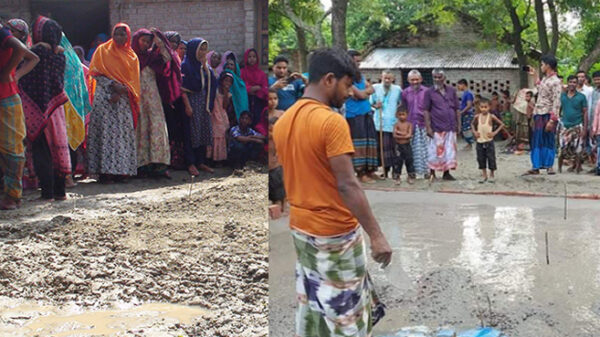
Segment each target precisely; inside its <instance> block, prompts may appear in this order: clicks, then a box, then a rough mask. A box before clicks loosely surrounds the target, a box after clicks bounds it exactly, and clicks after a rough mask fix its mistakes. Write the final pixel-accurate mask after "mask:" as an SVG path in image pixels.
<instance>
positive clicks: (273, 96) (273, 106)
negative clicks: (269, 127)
mask: <svg viewBox="0 0 600 337" xmlns="http://www.w3.org/2000/svg"><path fill="white" fill-rule="evenodd" d="M267 103H268V108H269V117H268V118H269V120H271V118H272V117H277V118H279V117H281V115H283V110H278V109H277V105H279V96H277V90H275V89H272V88H269V100H268V102H267Z"/></svg>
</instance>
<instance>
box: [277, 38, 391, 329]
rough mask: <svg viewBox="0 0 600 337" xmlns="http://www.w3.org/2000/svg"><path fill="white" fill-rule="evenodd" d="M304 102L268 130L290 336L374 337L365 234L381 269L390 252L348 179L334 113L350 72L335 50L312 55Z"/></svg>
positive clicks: (374, 304) (345, 137)
mask: <svg viewBox="0 0 600 337" xmlns="http://www.w3.org/2000/svg"><path fill="white" fill-rule="evenodd" d="M309 78H310V82H309V84H308V86H307V87H306V90H305V91H304V96H303V97H302V98H301V99H299V100H298V101H297V102H296V103H295V104H294V105H292V106H291V107H290V108H289V109H288V110H287V111H286V113H285V114H284V115H283V116H282V117H281V118H280V119H279V120H278V121H277V123H276V124H275V126H274V127H273V140H274V142H275V147H276V151H277V155H278V157H279V162H280V163H281V165H282V167H283V176H284V177H283V180H284V185H285V190H286V192H287V194H288V198H289V199H288V200H289V202H290V206H291V207H290V227H291V233H292V237H293V241H294V246H295V248H296V254H297V262H296V292H297V296H296V298H297V300H298V309H297V313H296V332H295V336H299V337H309V336H310V337H313V336H321V337H327V336H354V337H368V336H371V335H372V329H373V325H374V324H375V323H376V322H377V321H378V319H380V318H381V317H382V315H383V306H382V305H381V303H379V302H378V300H377V296H376V295H375V292H374V289H373V285H372V283H371V279H370V277H369V275H368V273H367V266H366V262H367V259H366V254H365V250H366V247H365V245H364V239H363V233H362V232H363V229H364V230H365V231H366V232H367V234H368V235H369V238H370V239H371V255H372V256H373V259H374V260H375V261H376V262H378V263H381V264H382V265H383V266H384V267H385V266H386V265H387V264H389V263H390V261H391V256H392V250H391V248H390V246H389V244H388V242H387V240H386V238H385V236H384V235H383V233H382V231H381V229H380V227H379V224H378V223H377V220H376V219H375V217H374V216H373V212H372V211H371V208H370V207H369V202H368V201H367V198H366V196H365V193H364V192H363V190H362V187H361V184H360V183H359V182H358V179H357V178H356V176H355V174H354V169H353V166H352V160H351V159H352V153H353V152H354V146H353V145H352V138H350V129H349V127H348V123H346V121H345V120H344V117H342V116H341V115H340V114H338V113H336V112H334V111H333V110H332V109H331V107H335V108H339V107H341V106H342V104H344V101H345V100H346V98H347V97H348V96H349V94H350V90H351V88H352V81H353V79H354V80H356V79H357V78H359V72H358V69H357V68H356V65H355V64H354V63H353V62H352V59H351V57H350V56H348V55H347V54H346V53H345V52H344V51H343V50H341V49H321V50H317V51H315V53H314V54H313V56H312V57H311V58H310V64H309Z"/></svg>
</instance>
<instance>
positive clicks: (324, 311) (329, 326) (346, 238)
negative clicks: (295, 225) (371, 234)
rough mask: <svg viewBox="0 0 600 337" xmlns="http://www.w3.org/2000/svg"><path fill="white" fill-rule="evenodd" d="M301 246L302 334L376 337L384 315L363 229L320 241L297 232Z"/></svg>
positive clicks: (299, 293) (299, 294)
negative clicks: (375, 327) (376, 327)
mask: <svg viewBox="0 0 600 337" xmlns="http://www.w3.org/2000/svg"><path fill="white" fill-rule="evenodd" d="M292 236H293V240H294V246H295V247H296V254H297V257H298V259H297V261H296V292H297V300H298V309H297V312H296V336H301V337H309V336H310V337H312V336H320V337H342V336H356V337H367V336H371V330H372V328H373V325H375V324H376V323H377V321H379V319H381V318H382V317H383V316H384V315H385V312H384V307H385V306H384V305H383V304H382V303H380V302H379V299H378V298H377V295H376V294H375V290H374V287H373V283H372V282H371V279H370V277H369V274H368V273H367V270H366V261H367V257H366V253H365V247H364V239H363V236H362V230H361V229H357V230H354V231H352V232H350V233H348V234H343V235H340V236H336V237H330V238H322V237H314V236H310V235H306V234H303V233H300V232H298V231H295V230H292Z"/></svg>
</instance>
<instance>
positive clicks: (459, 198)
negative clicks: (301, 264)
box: [269, 191, 600, 337]
mask: <svg viewBox="0 0 600 337" xmlns="http://www.w3.org/2000/svg"><path fill="white" fill-rule="evenodd" d="M367 196H368V198H369V201H370V203H371V206H372V208H373V211H374V213H375V216H376V218H377V219H378V221H379V223H380V225H381V226H382V229H383V231H384V233H385V235H386V237H387V238H388V240H389V241H390V244H391V245H392V248H393V250H394V257H393V261H392V265H391V266H390V267H388V268H387V269H386V270H381V269H380V268H379V266H377V265H375V263H374V262H373V261H372V260H371V259H369V262H370V264H369V267H368V268H369V272H370V274H371V277H372V279H373V281H374V283H375V287H376V290H377V292H378V293H379V295H380V298H381V300H382V301H383V302H384V303H385V304H386V306H387V315H386V316H385V317H384V318H383V319H382V321H381V322H380V323H379V324H377V326H376V327H375V330H374V332H375V334H374V335H375V336H387V335H392V334H393V333H394V332H397V331H398V330H400V329H401V328H404V327H413V326H425V327H427V328H429V329H431V330H436V329H437V328H440V327H452V328H455V329H457V330H459V331H461V330H467V329H472V328H475V327H478V326H482V325H483V326H491V327H495V328H496V329H498V330H501V331H502V332H504V333H505V334H506V335H507V336H519V337H537V336H551V337H554V336H556V337H558V336H575V337H579V336H581V337H583V336H595V335H598V331H600V310H599V308H600V305H599V304H600V301H599V300H598V298H600V286H599V282H598V280H600V263H599V262H598V261H600V241H599V240H598V239H599V238H600V229H598V228H597V221H596V219H598V218H599V217H600V210H599V209H598V207H597V202H594V201H569V204H568V208H569V209H568V217H567V220H564V219H563V215H564V212H563V211H564V210H563V208H562V207H563V205H564V203H563V200H562V199H560V198H517V197H499V196H474V195H447V194H439V193H431V192H429V193H428V192H375V191H369V192H367ZM270 230H271V238H270V245H271V253H270V266H271V275H270V280H269V282H270V293H269V297H270V298H269V301H270V302H269V303H270V316H269V321H270V323H271V334H270V336H282V337H283V336H289V335H290V334H291V333H292V332H293V326H294V308H295V295H294V294H295V291H294V274H293V264H294V261H295V253H294V251H293V249H292V247H291V245H290V243H291V239H290V237H289V230H288V229H287V219H282V220H280V221H277V222H271V224H270ZM546 233H548V237H549V240H548V242H549V246H548V251H549V256H548V259H549V261H550V264H547V260H546V253H545V252H546V244H545V235H546ZM367 243H368V240H367Z"/></svg>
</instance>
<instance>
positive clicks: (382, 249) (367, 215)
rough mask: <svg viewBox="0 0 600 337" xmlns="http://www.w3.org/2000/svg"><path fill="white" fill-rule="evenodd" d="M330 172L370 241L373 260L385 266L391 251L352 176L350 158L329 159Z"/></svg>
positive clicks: (357, 183)
mask: <svg viewBox="0 0 600 337" xmlns="http://www.w3.org/2000/svg"><path fill="white" fill-rule="evenodd" d="M329 164H330V165H331V170H332V171H333V174H334V175H335V178H336V181H337V189H338V192H339V193H340V196H341V198H342V200H343V201H344V204H345V205H346V207H348V209H349V210H350V211H351V212H352V214H353V215H354V216H355V217H356V218H357V219H358V221H359V223H360V224H361V225H362V227H363V228H364V229H365V231H366V232H367V234H368V235H369V238H370V239H371V250H372V256H373V259H374V260H375V261H376V262H378V263H381V264H382V265H383V266H384V267H385V266H387V265H388V264H389V263H390V261H391V259H392V249H391V248H390V245H389V244H388V242H387V240H386V239H385V236H384V235H383V232H382V231H381V228H380V227H379V224H378V223H377V220H375V216H374V215H373V212H372V211H371V207H370V206H369V202H368V201H367V197H366V195H365V193H364V191H363V190H362V187H361V185H360V183H359V182H358V179H357V178H356V176H355V174H354V167H353V166H352V159H351V156H350V155H348V154H343V155H339V156H335V157H331V158H329Z"/></svg>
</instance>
